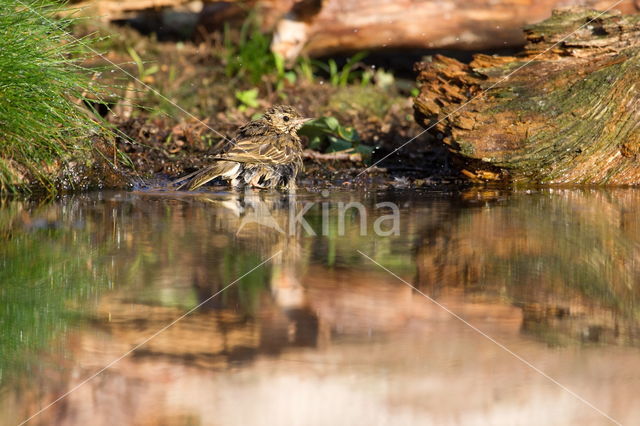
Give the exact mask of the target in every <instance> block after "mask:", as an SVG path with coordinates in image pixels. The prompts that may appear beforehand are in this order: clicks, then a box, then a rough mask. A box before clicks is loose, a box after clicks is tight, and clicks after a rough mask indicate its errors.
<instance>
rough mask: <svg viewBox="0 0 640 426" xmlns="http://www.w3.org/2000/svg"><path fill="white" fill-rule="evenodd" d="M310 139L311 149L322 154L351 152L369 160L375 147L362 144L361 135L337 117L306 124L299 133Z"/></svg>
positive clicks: (321, 118)
mask: <svg viewBox="0 0 640 426" xmlns="http://www.w3.org/2000/svg"><path fill="white" fill-rule="evenodd" d="M298 133H299V134H300V135H303V136H306V137H308V138H309V148H310V149H313V150H316V151H320V152H340V151H349V152H353V153H360V154H362V156H363V158H365V159H367V158H368V157H370V156H371V152H372V151H373V147H370V146H367V145H364V144H362V141H361V140H360V135H359V134H358V132H357V131H356V130H355V129H354V128H352V127H344V126H342V125H341V124H340V122H339V121H338V119H337V118H335V117H320V118H318V119H315V120H313V121H311V122H309V123H308V124H306V125H305V126H304V127H302V129H300V131H299V132H298Z"/></svg>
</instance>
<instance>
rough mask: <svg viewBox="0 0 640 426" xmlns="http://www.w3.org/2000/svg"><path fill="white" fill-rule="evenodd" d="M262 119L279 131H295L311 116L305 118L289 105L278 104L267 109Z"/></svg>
mask: <svg viewBox="0 0 640 426" xmlns="http://www.w3.org/2000/svg"><path fill="white" fill-rule="evenodd" d="M262 119H263V120H264V121H265V123H266V124H267V125H269V126H270V127H271V128H273V130H275V131H276V132H277V133H295V132H297V131H298V129H300V127H302V125H303V124H304V123H306V122H307V121H309V120H312V119H311V118H304V117H302V116H301V115H300V113H298V111H297V110H296V109H295V108H294V107H292V106H289V105H276V106H273V107H271V108H269V109H268V110H267V111H265V113H264V116H263V117H262Z"/></svg>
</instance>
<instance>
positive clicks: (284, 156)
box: [216, 135, 295, 164]
mask: <svg viewBox="0 0 640 426" xmlns="http://www.w3.org/2000/svg"><path fill="white" fill-rule="evenodd" d="M283 137H287V136H284V135H278V136H275V135H268V136H254V137H252V138H247V139H241V140H238V141H236V143H235V145H234V146H232V147H231V148H230V149H229V150H228V151H227V152H225V153H224V154H221V155H219V156H217V157H216V159H217V160H229V161H236V162H238V163H260V164H282V163H288V162H290V161H291V160H292V157H293V155H294V153H295V150H294V148H293V146H290V144H288V143H283V144H274V143H273V141H274V138H283ZM286 142H288V141H286Z"/></svg>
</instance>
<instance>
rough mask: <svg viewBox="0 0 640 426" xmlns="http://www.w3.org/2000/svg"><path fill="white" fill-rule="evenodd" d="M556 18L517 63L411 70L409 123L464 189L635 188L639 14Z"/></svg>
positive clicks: (483, 59)
mask: <svg viewBox="0 0 640 426" xmlns="http://www.w3.org/2000/svg"><path fill="white" fill-rule="evenodd" d="M601 14H602V12H598V11H594V10H586V9H566V10H560V11H556V12H554V14H553V16H552V17H551V18H550V19H548V20H546V21H543V22H541V23H539V24H536V25H532V26H530V27H527V28H526V29H525V33H526V37H527V40H528V44H527V45H526V47H525V49H524V51H523V52H522V54H520V55H518V56H517V57H503V56H487V55H476V56H475V59H474V60H473V61H472V62H471V63H470V64H463V63H461V62H458V61H457V60H455V59H450V58H446V57H444V56H436V57H434V58H433V60H432V61H431V62H422V63H419V64H417V65H416V68H417V70H418V71H419V75H418V85H419V88H420V93H419V95H418V96H417V97H416V99H415V103H414V108H415V115H416V120H417V121H418V123H420V124H421V125H423V126H424V127H425V128H431V131H432V132H434V133H435V134H437V136H438V138H440V139H441V140H442V142H443V143H444V144H446V146H447V147H448V149H449V150H450V151H451V152H452V153H453V154H454V157H455V158H456V159H457V160H458V164H459V166H460V169H461V171H462V173H463V174H465V175H466V176H468V177H469V178H471V179H472V180H479V181H503V182H504V181H508V182H515V183H553V184H598V185H599V184H620V185H637V184H640V161H638V160H639V154H640V102H639V101H640V91H639V88H640V86H639V84H640V15H626V16H623V15H621V14H620V13H618V12H607V13H605V14H603V15H601Z"/></svg>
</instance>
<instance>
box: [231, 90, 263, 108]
mask: <svg viewBox="0 0 640 426" xmlns="http://www.w3.org/2000/svg"><path fill="white" fill-rule="evenodd" d="M236 99H237V100H238V101H240V106H239V107H238V109H239V110H240V111H246V110H247V108H257V107H259V106H260V104H259V103H258V89H249V90H239V91H237V92H236Z"/></svg>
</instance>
